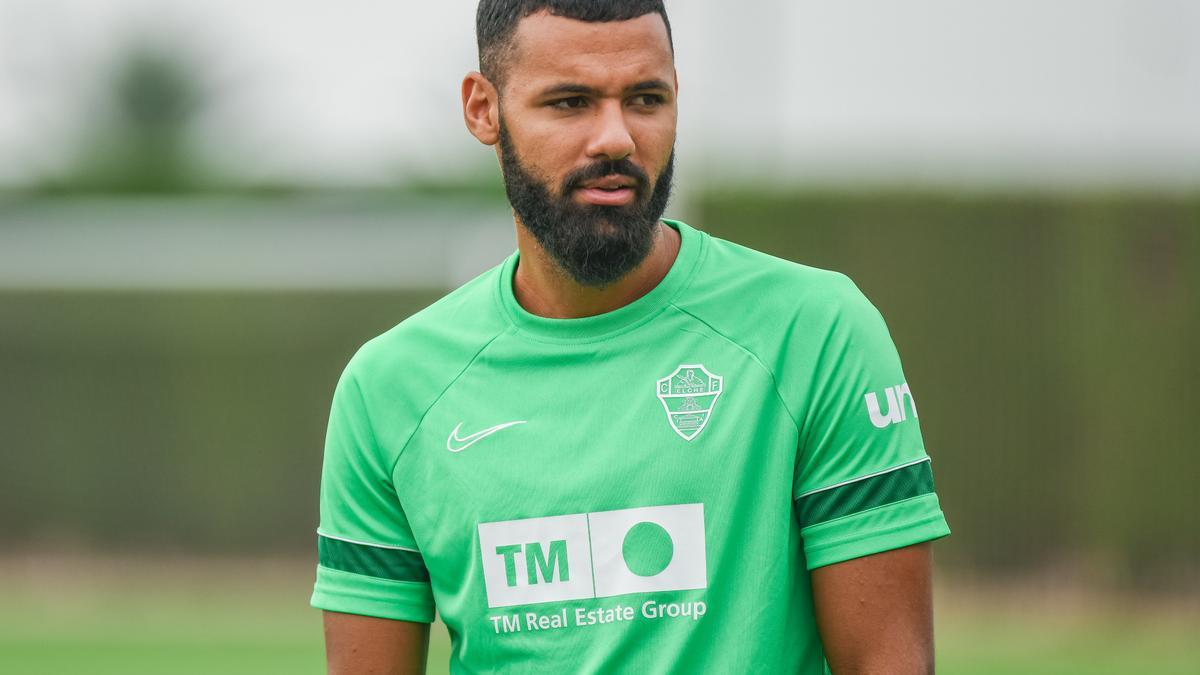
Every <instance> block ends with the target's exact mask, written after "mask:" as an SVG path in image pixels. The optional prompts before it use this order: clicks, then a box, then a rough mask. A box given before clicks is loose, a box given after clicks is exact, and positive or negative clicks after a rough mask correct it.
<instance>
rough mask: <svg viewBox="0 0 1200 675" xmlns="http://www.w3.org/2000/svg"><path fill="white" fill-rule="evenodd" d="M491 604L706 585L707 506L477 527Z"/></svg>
mask: <svg viewBox="0 0 1200 675" xmlns="http://www.w3.org/2000/svg"><path fill="white" fill-rule="evenodd" d="M479 548H480V553H481V555H482V559H483V578H484V586H485V588H486V590H487V600H488V607H489V608H496V607H512V606H514V605H533V604H538V603H543V602H559V601H564V600H580V599H585V598H606V597H611V596H615V595H625V594H628V593H649V592H655V591H683V590H694V589H702V588H707V587H708V563H707V554H706V551H705V534H704V505H703V504H677V505H669V506H644V507H637V508H632V509H619V510H615V511H600V512H596V513H577V514H571V515H565V516H548V517H545V518H527V519H522V520H506V521H500V522H494V523H480V524H479Z"/></svg>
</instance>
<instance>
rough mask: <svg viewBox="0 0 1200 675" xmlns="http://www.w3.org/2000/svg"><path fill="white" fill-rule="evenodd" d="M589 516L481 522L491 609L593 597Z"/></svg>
mask: <svg viewBox="0 0 1200 675" xmlns="http://www.w3.org/2000/svg"><path fill="white" fill-rule="evenodd" d="M587 527H588V525H587V515H586V514H582V513H580V514H575V515H569V516H549V517H546V518H528V519H524V520H507V521H501V522H496V523H480V524H479V548H480V552H481V553H482V554H483V579H484V585H485V586H486V588H487V596H488V607H511V606H513V605H532V604H536V603H540V602H555V601H560V600H577V599H580V598H591V597H594V593H593V589H592V556H591V552H590V551H589V546H588V532H587Z"/></svg>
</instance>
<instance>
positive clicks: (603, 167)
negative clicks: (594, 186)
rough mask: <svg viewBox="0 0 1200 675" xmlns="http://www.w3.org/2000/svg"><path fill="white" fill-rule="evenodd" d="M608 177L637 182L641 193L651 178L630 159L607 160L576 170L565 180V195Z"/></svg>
mask: <svg viewBox="0 0 1200 675" xmlns="http://www.w3.org/2000/svg"><path fill="white" fill-rule="evenodd" d="M606 176H625V177H627V178H632V179H633V180H635V181H637V188H638V190H639V191H641V190H642V189H643V188H645V187H646V185H647V184H649V183H650V177H649V176H647V175H646V172H645V171H642V170H641V169H640V168H638V166H637V165H636V164H634V163H633V162H631V161H629V160H628V159H605V160H600V161H598V162H593V163H592V164H589V165H587V166H585V167H582V168H579V169H576V170H575V171H572V172H571V173H570V174H568V175H567V177H566V178H565V179H563V188H564V189H563V194H566V193H567V192H570V191H571V190H574V189H576V188H578V187H580V186H581V185H583V184H584V183H586V182H587V181H589V180H598V179H600V178H604V177H606Z"/></svg>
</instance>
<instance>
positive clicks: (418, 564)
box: [317, 535, 429, 581]
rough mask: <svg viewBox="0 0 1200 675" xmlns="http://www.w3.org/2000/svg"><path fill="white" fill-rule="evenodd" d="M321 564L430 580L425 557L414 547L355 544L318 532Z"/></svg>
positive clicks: (396, 577) (385, 576) (381, 576)
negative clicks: (413, 549)
mask: <svg viewBox="0 0 1200 675" xmlns="http://www.w3.org/2000/svg"><path fill="white" fill-rule="evenodd" d="M317 557H318V559H319V560H320V561H321V566H322V567H328V568H329V569H334V570H341V571H343V572H353V573H354V574H362V575H365V576H369V577H377V578H379V579H391V580H393V581H429V571H428V570H426V569H425V560H424V559H422V558H421V554H420V553H417V552H416V551H408V550H405V549H399V548H384V547H382V546H370V545H368V544H355V543H352V542H349V541H342V540H341V539H331V538H329V537H325V536H321V535H317Z"/></svg>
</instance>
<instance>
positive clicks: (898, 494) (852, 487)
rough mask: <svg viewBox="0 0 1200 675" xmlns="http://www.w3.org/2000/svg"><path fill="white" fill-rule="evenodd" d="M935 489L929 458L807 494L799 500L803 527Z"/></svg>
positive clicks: (798, 504)
mask: <svg viewBox="0 0 1200 675" xmlns="http://www.w3.org/2000/svg"><path fill="white" fill-rule="evenodd" d="M930 492H933V471H931V470H930V469H929V460H925V461H923V462H919V463H917V464H910V465H908V466H905V467H901V468H899V469H896V470H894V471H888V472H887V473H881V474H879V475H877V476H871V477H870V478H864V479H862V480H857V481H854V482H853V483H846V484H845V485H839V486H838V487H833V488H829V489H828V490H821V491H820V492H813V493H811V494H808V495H803V496H801V497H800V498H799V499H797V500H796V509H797V513H799V516H800V527H801V528H804V527H809V526H810V525H818V524H820V523H824V522H826V521H829V520H833V519H834V518H841V517H842V516H849V515H852V514H855V513H859V512H860V511H866V510H867V509H873V508H875V507H877V506H884V505H886V504H892V503H895V502H898V501H901V500H904V499H908V498H910V497H919V496H921V495H925V494H929V493H930Z"/></svg>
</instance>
